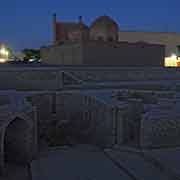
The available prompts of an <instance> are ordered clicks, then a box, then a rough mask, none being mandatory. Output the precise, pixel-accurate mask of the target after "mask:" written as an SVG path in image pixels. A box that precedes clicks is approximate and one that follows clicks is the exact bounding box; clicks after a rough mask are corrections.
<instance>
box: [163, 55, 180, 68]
mask: <svg viewBox="0 0 180 180" xmlns="http://www.w3.org/2000/svg"><path fill="white" fill-rule="evenodd" d="M164 66H165V67H180V57H178V56H176V55H175V54H173V55H172V56H170V57H165V61H164Z"/></svg>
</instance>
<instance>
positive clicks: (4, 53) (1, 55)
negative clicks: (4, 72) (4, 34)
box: [0, 46, 9, 63]
mask: <svg viewBox="0 0 180 180" xmlns="http://www.w3.org/2000/svg"><path fill="white" fill-rule="evenodd" d="M8 57H9V52H8V50H7V49H6V48H5V47H4V46H2V47H1V48H0V63H4V62H6V61H7V60H8Z"/></svg>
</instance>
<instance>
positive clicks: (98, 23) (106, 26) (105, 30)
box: [90, 16, 119, 41]
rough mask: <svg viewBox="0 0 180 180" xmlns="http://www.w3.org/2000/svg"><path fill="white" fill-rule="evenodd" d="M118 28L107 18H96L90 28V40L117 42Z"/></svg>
mask: <svg viewBox="0 0 180 180" xmlns="http://www.w3.org/2000/svg"><path fill="white" fill-rule="evenodd" d="M118 32H119V27H118V24H117V23H116V22H115V21H114V20H113V19H112V18H110V17H109V16H100V17H98V18H97V19H96V20H95V21H94V22H93V23H92V24H91V26H90V38H91V39H92V40H104V41H117V40H118Z"/></svg>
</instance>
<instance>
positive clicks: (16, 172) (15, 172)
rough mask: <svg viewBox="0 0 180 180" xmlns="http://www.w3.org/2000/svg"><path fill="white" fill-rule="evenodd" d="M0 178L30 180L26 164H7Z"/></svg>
mask: <svg viewBox="0 0 180 180" xmlns="http://www.w3.org/2000/svg"><path fill="white" fill-rule="evenodd" d="M0 180H31V175H30V171H29V169H28V167H27V166H19V165H14V164H9V165H8V166H7V170H6V174H5V175H4V176H3V177H0Z"/></svg>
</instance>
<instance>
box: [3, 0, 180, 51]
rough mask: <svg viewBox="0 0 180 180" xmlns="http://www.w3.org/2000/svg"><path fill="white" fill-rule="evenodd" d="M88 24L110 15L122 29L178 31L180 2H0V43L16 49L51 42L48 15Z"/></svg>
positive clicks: (126, 0)
mask: <svg viewBox="0 0 180 180" xmlns="http://www.w3.org/2000/svg"><path fill="white" fill-rule="evenodd" d="M54 12H56V13H57V15H58V18H59V20H63V21H65V20H68V21H69V20H70V21H74V20H77V18H78V16H79V15H82V16H83V19H84V21H85V22H86V23H87V24H88V25H89V24H90V23H91V22H92V21H93V20H94V18H95V17H97V16H100V15H109V16H111V17H112V18H114V19H115V20H116V21H117V22H118V23H119V26H120V28H121V30H130V31H133V30H136V31H138V30H140V31H173V32H180V0H151V1H150V0H149V1H148V0H109V1H102V0H91V1H87V0H71V1H70V0H1V4H0V22H1V26H0V42H4V43H7V44H8V45H9V46H10V47H12V48H13V49H16V50H20V49H22V48H31V47H34V48H36V47H37V48H38V47H40V46H42V45H46V44H49V43H51V40H52V22H51V20H52V19H51V18H52V17H51V15H52V14H53V13H54Z"/></svg>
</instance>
